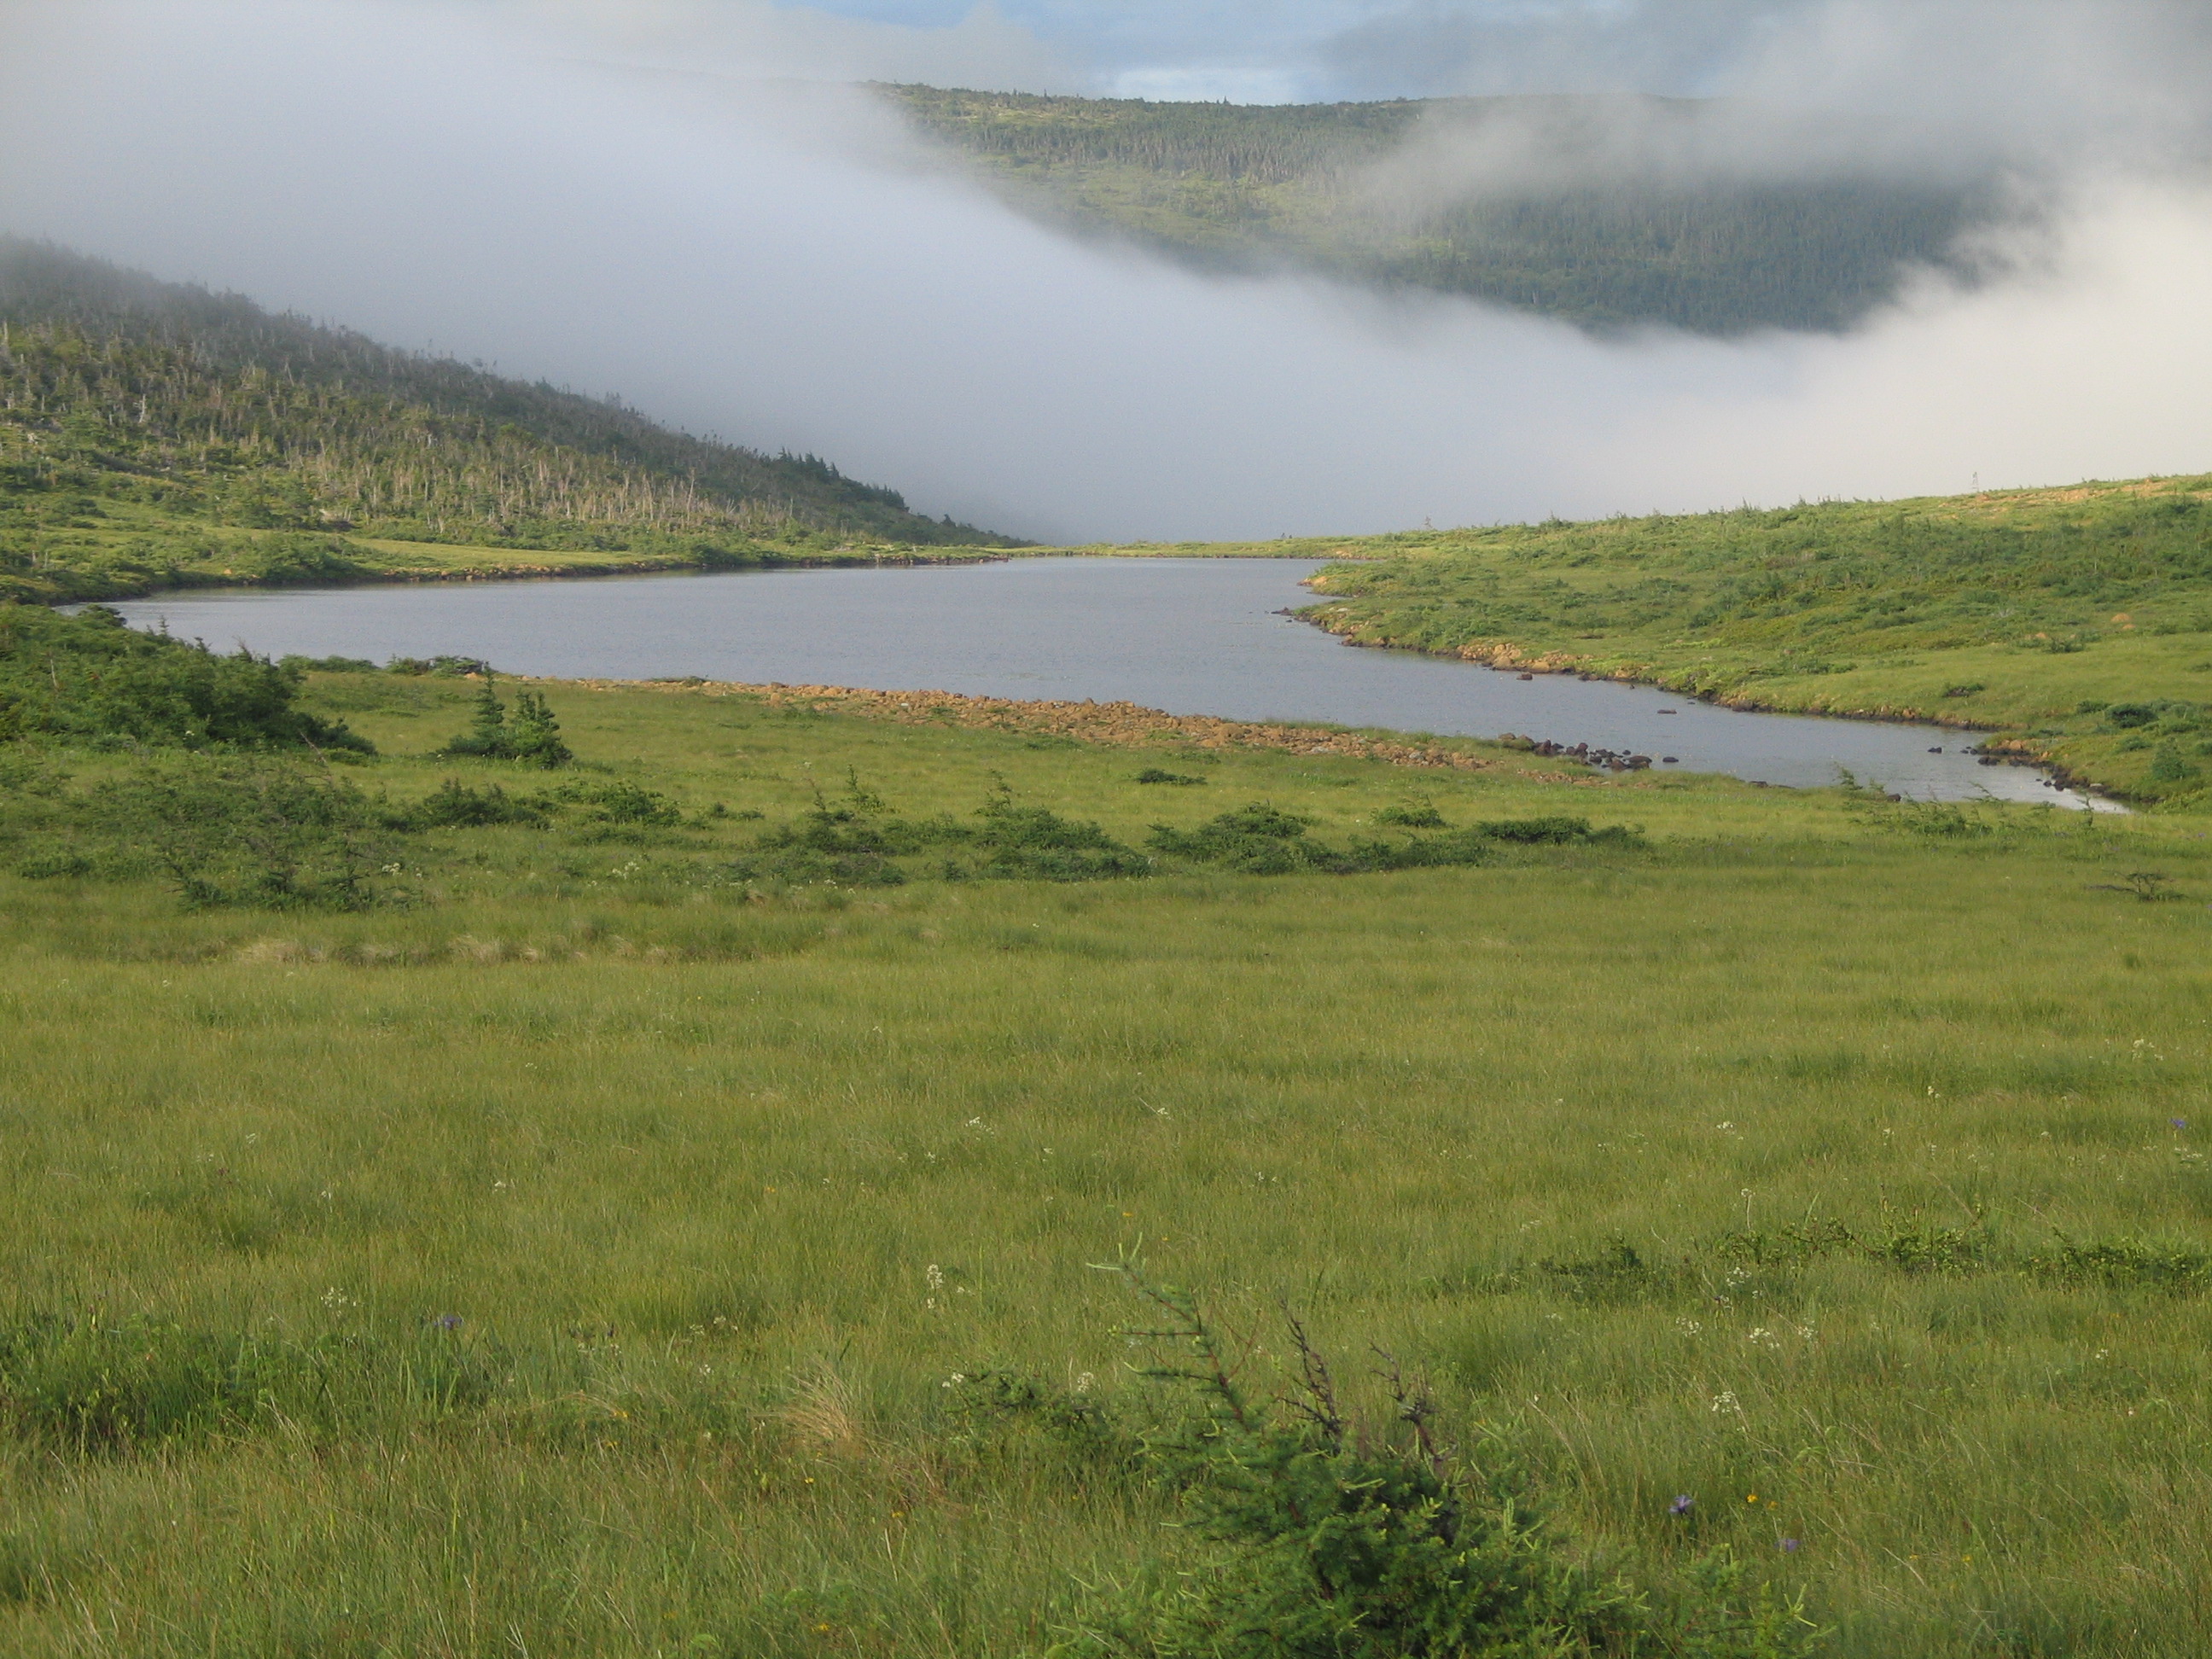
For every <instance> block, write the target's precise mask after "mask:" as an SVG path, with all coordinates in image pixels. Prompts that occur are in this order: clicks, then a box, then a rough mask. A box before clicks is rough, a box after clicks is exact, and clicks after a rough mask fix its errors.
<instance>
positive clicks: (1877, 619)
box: [1162, 477, 2212, 802]
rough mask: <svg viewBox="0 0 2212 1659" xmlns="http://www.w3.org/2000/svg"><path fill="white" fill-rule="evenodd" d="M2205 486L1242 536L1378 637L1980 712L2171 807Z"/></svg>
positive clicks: (1323, 618) (1691, 683)
mask: <svg viewBox="0 0 2212 1659" xmlns="http://www.w3.org/2000/svg"><path fill="white" fill-rule="evenodd" d="M2208 492H2212V478H2204V477H2186V478H2148V479H2138V480H2135V481H2132V482H2129V483H2091V484H2081V485H2077V486H2075V487H2072V488H2069V489H2034V490H2008V491H1989V492H1985V493H1983V494H1980V495H1957V496H1935V497H1929V498H1925V499H1922V500H1914V501H1853V502H1822V503H1820V504H1818V505H1814V506H1799V507H1789V508H1783V509H1778V510H1774V511H1759V510H1753V509H1744V510H1741V511H1738V512H1731V513H1701V514H1692V515H1680V516H1665V517H1653V518H1644V519H1629V518H1619V519H1608V520H1602V521H1599V522H1593V523H1587V524H1569V523H1564V522H1553V523H1548V524H1541V525H1513V526H1498V527H1494V528H1490V529H1468V530H1449V531H1434V532H1410V533H1407V534H1401V535H1393V536H1380V537H1369V538H1354V539H1351V540H1343V539H1335V540H1330V539H1312V538H1308V539H1303V540H1285V541H1279V542H1264V543H1251V544H1234V545H1233V546H1232V547H1227V548H1224V549H1222V551H1225V552H1228V551H1235V552H1243V553H1251V554H1262V553H1276V554H1281V555H1285V556H1304V557H1317V558H1335V559H1340V560H1344V561H1348V562H1342V563H1339V564H1337V565H1334V566H1333V567H1332V568H1329V569H1328V570H1326V571H1325V572H1323V573H1322V575H1321V576H1320V577H1318V578H1317V579H1316V581H1315V584H1314V586H1316V589H1317V590H1319V591H1320V592H1322V594H1324V595H1326V596H1327V602H1326V603H1324V604H1322V605H1317V606H1316V607H1314V608H1313V610H1312V611H1310V612H1309V615H1310V617H1311V618H1312V620H1313V621H1315V622H1316V623H1318V624H1320V625H1321V626H1322V627H1323V628H1326V629H1329V630H1330V631H1331V632H1333V633H1336V634H1340V635H1343V636H1344V637H1345V638H1346V640H1348V641H1352V643H1355V644H1359V645H1388V646H1398V647H1407V648H1410V649H1413V650H1419V651H1429V652H1436V653H1442V654H1445V655H1451V656H1458V657H1462V658H1464V659H1468V660H1470V661H1475V662H1485V663H1489V664H1491V665H1494V666H1497V667H1500V668H1513V669H1516V670H1521V671H1534V672H1575V673H1583V674H1594V675H1603V676H1607V677H1609V678H1619V679H1631V680H1639V681H1644V682H1649V683H1652V684H1659V685H1662V686H1665V687H1667V688H1668V689H1669V690H1676V691H1681V692H1685V693H1687V694H1689V695H1692V696H1700V697H1705V698H1709V699H1711V700H1712V701H1714V702H1723V703H1726V704H1729V705H1730V706H1731V707H1735V708H1769V709H1782V710H1788V711H1791V712H1799V713H1813V714H1843V715H1851V716H1855V717H1858V718H1862V719H1869V718H1870V719H1877V720H1929V721H1936V722H1940V723H1943V724H1948V725H1954V726H1966V727H1968V728H1970V729H1974V730H1978V731H1984V732H1991V733H1994V734H1996V735H1995V738H1994V739H1993V741H1994V742H1995V743H1996V744H1998V745H1999V746H2002V747H2006V748H2010V749H2014V750H2018V751H2020V752H2022V753H2027V754H2033V755H2035V756H2039V757H2045V758H2046V759H2049V760H2050V761H2051V762H2053V763H2056V764H2057V765H2058V766H2060V767H2062V768H2063V769H2065V770H2066V771H2067V772H2069V773H2070V774H2072V775H2075V776H2076V777H2079V778H2081V779H2083V780H2085V781H2089V782H2091V783H2093V784H2095V785H2096V786H2098V787H2101V788H2105V789H2108V790H2111V791H2113V792H2114V793H2119V794H2121V795H2124V796H2125V797H2127V798H2129V799H2134V800H2136V801H2139V802H2155V801H2160V800H2168V799H2181V798H2187V797H2192V796H2195V795H2197V794H2199V793H2201V792H2203V790H2204V789H2205V787H2207V784H2208V781H2212V761H2209V760H2208V756H2212V717H2209V716H2208V710H2212V561H2208V556H2207V554H2206V551H2205V549H2206V545H2207V544H2206V536H2207V530H2208V526H2212V498H2209V497H2208ZM1162 551H1166V550H1165V549H1162ZM1178 551H1185V552H1190V551H1196V550H1195V549H1179V550H1178ZM1533 735H1535V736H1537V737H1540V738H1541V737H1545V736H1549V735H1553V734H1550V733H1545V732H1537V733H1534V734H1533Z"/></svg>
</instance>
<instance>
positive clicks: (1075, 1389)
mask: <svg viewBox="0 0 2212 1659" xmlns="http://www.w3.org/2000/svg"><path fill="white" fill-rule="evenodd" d="M0 618H4V619H5V622H6V623H7V624H8V625H9V631H7V632H6V633H5V635H3V636H0V637H4V639H5V640H6V641H8V644H7V645H6V647H5V652H4V654H0V696H4V697H5V699H6V700H7V701H6V706H7V708H9V711H10V718H11V724H10V725H9V727H8V735H7V737H6V738H5V740H4V741H0V1018H4V1021H5V1027H4V1029H5V1030H6V1032H7V1040H6V1041H5V1042H0V1115H4V1119H5V1122H6V1126H7V1131H8V1133H7V1134H6V1136H5V1138H4V1142H0V1145H4V1149H5V1150H4V1153H0V1157H4V1159H5V1167H6V1176H5V1181H6V1193H7V1201H8V1214H9V1219H10V1222H11V1225H10V1226H9V1228H8V1229H7V1231H6V1234H5V1237H4V1239H0V1493H4V1504H0V1650H5V1651H7V1652H8V1653H9V1654H11V1655H18V1654H20V1655H23V1656H27V1659H40V1656H61V1655H70V1656H81V1655H95V1654H96V1655H118V1656H119V1655H131V1656H139V1655H149V1656H150V1655H178V1656H183V1655H193V1656H198V1655H204V1654H208V1653H215V1654H218V1655H237V1656H246V1655H252V1656H262V1655H266V1654H271V1653H302V1654H304V1653H331V1654H363V1655H367V1654H380V1653H410V1654H416V1653H420V1654H444V1655H455V1656H461V1655H467V1656H478V1655H481V1656H485V1659H489V1656H493V1655H511V1654H515V1653H521V1652H528V1653H532V1654H537V1655H545V1656H551V1655H578V1656H581V1655H593V1656H600V1655H637V1656H647V1655H666V1656H673V1655H678V1654H683V1655H724V1656H739V1655H743V1656H754V1655H787V1656H799V1655H806V1656H813V1655H824V1656H826V1655H845V1654H880V1655H885V1656H889V1655H894V1654H896V1655H899V1656H902V1659H903V1656H913V1655H942V1656H946V1659H951V1656H963V1659H964V1656H974V1655H1005V1656H1020V1655H1034V1656H1042V1655H1046V1654H1059V1655H1064V1656H1075V1655H1085V1656H1091V1655H1098V1656H1105V1655H1145V1656H1165V1655H1193V1656H1195V1655H1200V1654H1205V1655H1209V1656H1237V1659H1241V1656H1248V1655H1249V1656H1260V1655H1295V1656H1301V1659H1304V1656H1332V1659H1338V1656H1361V1659H1384V1656H1400V1655H1438V1656H1441V1655H1476V1654H1497V1655H1504V1654H1512V1655H1526V1656H1534V1655H1537V1654H1546V1655H1560V1654H1608V1655H1631V1654H1633V1655H1645V1656H1653V1655H1669V1656H1677V1655H1679V1656H1688V1655H1700V1656H1708V1659H1723V1656H1746V1659H1749V1656H1780V1655H1797V1654H1812V1653H1818V1654H1823V1655H1839V1656H1863V1659H1876V1656H1881V1659H1888V1656H1893V1655H1897V1654H1900V1653H1911V1654H1913V1655H1916V1656H1921V1655H1925V1656H1936V1659H1969V1656H1973V1659H1980V1656H1995V1655H2017V1656H2027V1655H2040V1656H2057V1655H2068V1656H2086V1655H2114V1656H2120V1655H2125V1656H2130V1659H2135V1656H2145V1659H2148V1656H2173V1659H2181V1656H2193V1655H2197V1654H2200V1653H2202V1652H2203V1651H2204V1650H2206V1649H2207V1647H2208V1646H2212V1613H2208V1611H2207V1610H2208V1609H2212V1543H2208V1539H2212V1528H2208V1527H2207V1525H2206V1524H2205V1517H2206V1516H2207V1513H2208V1511H2212V1475H2208V1473H2207V1465H2206V1461H2205V1457H2204V1448H2205V1445H2206V1443H2207V1439H2208V1435H2209V1434H2212V1374H2208V1371H2207V1369H2206V1367H2205V1365H2204V1363H2203V1331H2204V1328H2205V1318H2206V1307H2207V1303H2206V1300H2205V1298H2206V1297H2207V1295H2208V1294H2212V1237H2208V1234H2207V1225H2208V1218H2212V1169H2208V1161H2207V1158H2206V1155H2205V1153H2204V1152H2203V1150H2202V1149H2201V1145H2200V1143H2201V1141H2202V1139H2203V1124H2204V1122H2205V1121H2207V1120H2206V1113H2207V1111H2208V1109H2212V1105H2209V1104H2208V1102H2207V1099H2206V1093H2207V1088H2208V1084H2212V1056H2208V1052H2207V1043H2208V1038H2207V1028H2206V1024H2205V1012H2204V1011H2205V1005H2206V992H2207V990H2208V988H2212V987H2208V980H2207V969H2206V966H2205V964H2206V962H2207V960H2208V957H2207V952H2206V949H2205V945H2206V929H2207V927H2208V926H2212V922H2208V909H2207V902H2208V900H2212V842H2208V841H2207V839H2206V835H2207V831H2208V829H2212V825H2208V823H2207V822H2206V819H2205V817H2203V815H2202V814H2201V813H2199V812H2198V811H2197V810H2195V807H2194V805H2193V804H2192V802H2191V800H2190V799H2188V798H2179V799H2175V800H2172V801H2169V802H2167V803H2166V804H2165V805H2161V806H2160V808H2158V809H2157V810H2155V811H2148V812H2144V813H2142V814H2138V815H2136V816H2134V817H2129V818H2125V819H2120V820H2112V819H2102V818H2093V817H2089V816H2087V815H2086V814H2069V813H2063V812H2060V811H2056V810H2053V809H2051V808H2047V807H2045V808H2033V807H2018V806H2004V805H1996V804H1994V803H1988V804H1960V805H1946V806H1926V805H1915V804H1913V803H1911V802H1893V801H1891V800H1889V799H1887V797H1886V796H1885V795H1884V794H1882V793H1881V792H1880V791H1879V790H1874V789H1849V788H1842V787H1838V788H1837V789H1833V790H1828V791H1813V792H1791V791H1782V790H1761V789H1757V788H1754V787H1749V786H1747V785H1741V784H1738V783H1735V782H1733V781H1729V780H1726V779H1717V778H1704V777H1688V776H1678V775H1653V774H1651V773H1648V772H1644V773H1629V774H1621V775H1611V774H1599V773H1591V772H1589V771H1587V770H1585V769H1580V768H1577V767H1575V766H1573V765H1571V764H1570V763H1565V762H1563V761H1559V760H1556V759H1544V758H1541V757H1536V756H1533V755H1530V754H1528V753H1526V752H1522V751H1519V750H1513V749H1511V748H1508V747H1504V746H1500V745H1493V744H1474V743H1463V742H1462V743H1455V742H1451V741H1449V740H1445V739H1424V740H1420V741H1419V743H1415V744H1407V743H1398V742H1395V741H1393V742H1392V743H1390V744H1380V743H1378V744H1377V745H1376V747H1374V748H1373V749H1370V750H1361V749H1357V748H1356V747H1355V748H1352V749H1348V750H1346V751H1345V752H1336V753H1320V752H1311V751H1312V750H1318V749H1320V748H1322V747H1323V744H1322V743H1320V742H1319V741H1316V742H1312V743H1307V744H1291V745H1286V744H1281V743H1279V742H1273V741H1272V740H1271V741H1270V743H1268V744H1260V743H1258V742H1256V741H1255V742H1254V743H1252V744H1242V743H1240V742H1238V741H1237V737H1236V729H1235V728H1231V727H1228V726H1224V725H1222V724H1220V723H1211V724H1206V725H1203V726H1197V725H1193V726H1177V725H1176V723H1174V722H1171V721H1165V720H1163V722H1162V723H1161V725H1160V726H1158V729H1157V730H1156V731H1147V730H1146V729H1145V728H1143V727H1142V726H1139V725H1136V724H1134V723H1127V724H1125V725H1122V726H1116V727H1114V728H1112V730H1111V732H1109V733H1108V734H1107V735H1108V737H1109V738H1110V740H1100V741H1085V740H1081V739H1079V738H1073V737H1071V736H1069V735H1067V734H1066V732H1065V731H1064V730H1061V729H1058V727H1057V726H1056V721H1057V720H1058V716H1057V715H1056V714H1054V711H1051V710H1038V711H1035V715H1034V718H1025V717H1024V713H1023V711H1022V710H1021V709H1020V708H1018V706H1012V705H1006V704H989V705H985V704H981V703H978V704H977V705H976V706H975V707H976V709H977V710H978V711H980V714H981V715H982V716H987V718H988V720H990V721H992V722H994V723H993V724H975V723H968V722H965V721H963V720H961V719H959V718H957V716H956V713H955V711H954V710H953V708H952V706H951V705H950V704H948V703H947V702H945V701H944V700H942V699H940V700H937V701H935V702H930V701H927V700H913V701H900V700H893V699H874V700H863V699H855V700H846V701H841V700H838V699H835V698H831V697H826V696H811V695H799V694H794V693H792V692H789V691H777V690H743V689H738V688H732V687H722V686H715V685H711V684H686V683H670V684H644V685H584V684H562V683H558V682H520V681H512V680H507V679H499V680H496V681H490V680H487V679H486V678H484V677H483V665H481V664H477V663H473V662H469V661H465V660H459V659H448V660H447V661H444V662H435V663H405V664H400V665H397V666H396V667H393V668H389V669H382V670H379V669H375V668H372V667H370V666H368V665H365V664H360V663H349V662H346V661H343V660H339V661H335V662H329V663H324V664H319V665H309V664H303V663H292V664H289V665H288V664H276V665H270V664H266V663H260V662H257V661H254V660H253V659H237V658H227V657H220V656H214V655H210V653H206V652H204V651H202V650H200V649H199V648H198V647H195V646H191V645H189V644H185V643H183V642H180V641H159V640H154V641H144V642H143V643H142V642H134V641H131V640H130V639H125V638H119V637H118V635H120V633H121V630H119V629H116V628H115V627H114V626H113V624H112V622H110V621H108V620H107V619H106V618H104V617H102V616H101V614H100V613H98V612H96V611H95V612H89V613H87V614H86V615H84V616H81V617H76V618H70V619H65V618H58V617H52V616H51V615H50V614H49V613H46V612H44V611H33V610H30V609H27V608H19V609H17V610H15V611H7V610H0ZM2045 660H2048V661H2051V662H2055V663H2057V664H2059V665H2065V664H2068V663H2070V662H2071V661H2072V660H2074V659H2072V658H2070V657H2063V656H2062V657H2057V658H2050V659H2045ZM110 665H125V667H126V668H127V671H125V669H122V668H117V669H111V666H110ZM55 676H58V677H59V678H60V680H61V682H62V684H63V685H64V687H69V686H72V685H91V684H97V685H98V686H100V688H101V690H100V697H99V699H96V700H94V699H88V698H86V697H84V696H64V697H62V698H60V699H58V700H57V699H55V698H54V697H52V696H51V695H49V694H50V693H51V691H52V677H55ZM41 677H46V685H47V688H48V689H47V692H46V693H42V692H40V690H39V684H40V680H41ZM211 686H212V687H217V688H222V689H225V696H229V697H231V701H229V702H225V701H223V700H222V698H219V697H216V696H213V694H212V693H210V692H209V690H208V688H210V687H211ZM525 694H527V699H528V701H527V702H526V701H525ZM195 699H197V701H196V700H195ZM494 706H496V710H497V719H496V720H494V719H493V718H492V716H491V713H490V712H489V711H490V710H491V709H492V708H493V707H494ZM86 709H93V710H96V711H106V712H102V713H99V714H97V717H96V718H94V717H93V716H91V715H87V714H83V713H82V711H83V710H86ZM525 709H527V710H528V711H529V716H528V719H527V720H522V719H521V718H520V716H521V714H522V711H524V710H525ZM64 711H68V712H67V713H64ZM149 711H151V712H149ZM222 711H233V712H225V713H222V717H223V718H224V719H226V720H237V721H246V718H247V715H248V714H252V721H251V722H250V723H246V724H232V725H228V726H225V725H219V724H218V723H217V720H216V714H217V713H219V712H222ZM237 711H243V712H237ZM525 729H526V731H527V732H529V733H534V734H535V736H536V738H538V739H542V743H541V745H540V746H539V747H538V749H537V750H535V751H533V752H522V750H521V749H520V746H518V745H517V744H516V743H515V741H514V740H515V739H516V738H517V737H518V733H519V732H523V731H524V730H525ZM488 732H489V733H493V734H503V736H504V737H505V738H506V739H507V740H508V744H509V747H510V749H513V750H514V752H513V753H512V754H511V755H508V756H507V757H501V750H500V745H499V744H497V743H495V742H490V741H489V740H487V741H485V742H481V743H475V744H471V742H469V741H463V742H460V743H457V742H456V741H455V739H456V738H463V739H472V738H479V737H483V736H484V734H486V733H488ZM341 733H343V738H341V737H340V736H339V734H341ZM1192 733H1199V734H1201V736H1202V738H1203V740H1198V739H1197V738H1193V737H1192V736H1191V734H1192ZM1348 741H1349V738H1347V742H1348ZM550 745H557V746H558V748H559V749H560V750H564V751H565V754H563V755H562V757H560V758H559V760H558V761H557V763H553V764H548V763H547V760H548V757H549V754H550V747H549V746H550ZM472 750H473V751H472ZM1387 756H1395V757H1399V758H1400V759H1401V760H1404V759H1419V760H1422V761H1425V762H1426V763H1425V764H1418V765H1417V764H1402V763H1400V764H1394V763H1391V761H1390V760H1389V758H1385V757H1387ZM1162 775H1164V777H1163V776H1162ZM1193 779H1196V780H1201V781H1202V782H1200V783H1198V784H1192V783H1190V782H1189V780H1193ZM1148 780H1149V781H1148ZM1164 785H1166V787H1163V786H1164ZM1414 849H1428V850H1427V851H1425V852H1417V851H1415V850H1414ZM1447 854H1448V856H1447ZM1101 1269H1104V1270H1103V1271H1101Z"/></svg>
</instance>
